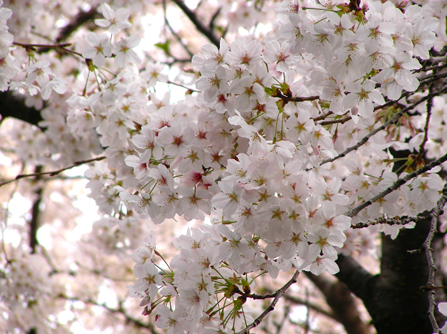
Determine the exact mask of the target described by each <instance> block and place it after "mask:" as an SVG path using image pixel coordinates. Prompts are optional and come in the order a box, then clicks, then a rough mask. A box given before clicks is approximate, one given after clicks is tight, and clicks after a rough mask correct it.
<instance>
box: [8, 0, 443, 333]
mask: <svg viewBox="0 0 447 334" xmlns="http://www.w3.org/2000/svg"><path fill="white" fill-rule="evenodd" d="M307 2H308V4H307V5H308V7H302V6H301V2H300V1H297V0H285V1H282V2H280V3H277V4H276V7H275V8H276V12H277V17H276V20H275V22H274V24H273V25H272V29H271V30H272V31H271V32H269V33H268V34H266V35H265V36H264V37H263V38H262V39H257V38H253V37H249V36H245V37H237V38H234V39H233V40H231V42H230V39H229V40H228V41H227V40H225V39H221V40H220V45H219V46H216V45H205V46H203V47H202V49H201V53H200V54H196V55H195V56H194V57H193V58H192V66H193V67H194V69H193V70H190V71H189V72H194V73H195V74H196V75H197V77H198V79H197V80H196V81H195V82H194V84H195V89H194V88H193V87H189V86H191V85H189V84H188V83H187V82H186V83H185V82H184V84H185V85H186V86H188V88H190V92H191V94H189V95H185V98H184V99H183V100H180V101H176V102H172V101H171V94H170V93H165V94H164V95H163V96H161V95H160V93H159V92H158V91H157V90H156V89H155V88H156V87H159V86H158V85H159V84H160V83H168V82H170V81H169V80H168V77H167V76H166V74H165V66H164V65H163V64H161V63H159V62H153V61H149V60H147V61H146V63H145V64H144V66H143V67H138V66H141V63H142V59H141V58H140V56H138V54H137V52H136V51H135V49H136V47H137V46H138V45H139V43H140V37H139V36H137V35H136V34H130V33H129V29H130V28H131V27H132V25H131V23H130V22H129V15H130V11H129V10H127V9H125V8H119V9H112V7H111V6H109V5H108V4H102V5H100V6H99V7H98V10H99V12H100V13H101V14H102V18H99V19H96V20H94V23H95V24H96V26H97V28H100V30H101V29H102V30H101V31H102V33H101V32H100V33H97V32H96V31H95V32H93V31H90V32H88V33H87V34H85V36H84V37H85V38H84V39H83V40H82V42H81V43H80V44H81V47H80V53H77V52H72V53H71V55H72V56H73V57H79V58H81V59H82V64H83V66H84V67H83V70H82V71H80V73H81V74H79V77H81V78H82V79H83V80H74V81H73V82H71V83H70V85H69V84H68V81H67V80H65V79H62V77H61V76H60V75H59V73H61V72H63V69H62V68H64V63H62V61H61V62H59V63H58V62H56V61H55V62H54V63H53V62H51V59H50V57H47V58H45V57H42V58H39V59H43V60H37V59H36V55H35V54H34V52H33V51H32V49H31V48H30V49H29V54H28V55H27V59H25V60H23V59H22V62H21V64H20V66H18V65H17V64H18V62H14V57H13V54H14V53H13V52H14V51H15V50H14V48H15V47H12V42H13V36H12V35H11V34H9V32H8V26H7V24H6V21H7V20H8V19H9V18H10V17H11V15H12V12H11V11H10V10H8V9H6V8H0V41H1V42H0V90H7V89H10V90H16V91H18V92H20V93H23V95H25V96H26V97H27V100H26V102H27V104H29V105H34V106H35V107H36V108H37V109H42V110H41V115H42V117H43V121H41V122H39V126H40V127H42V128H44V129H45V132H44V134H43V133H40V132H39V133H38V132H37V130H36V129H34V130H30V131H29V138H30V141H31V142H32V145H30V146H29V147H23V148H21V149H19V150H18V154H19V155H20V156H21V157H22V159H24V160H36V161H38V162H39V163H41V164H53V165H64V163H69V162H70V163H71V162H73V161H80V160H83V159H89V158H90V157H91V156H92V155H98V154H100V153H104V157H105V158H106V162H103V161H98V162H96V163H95V165H94V167H93V168H90V169H89V170H87V171H86V172H85V176H86V177H87V178H88V179H89V182H88V185H87V187H88V188H89V189H90V191H91V193H90V197H92V198H93V199H95V201H96V203H97V204H98V206H99V208H100V211H101V212H102V213H103V214H104V217H103V218H102V219H100V220H99V221H97V222H96V223H95V224H94V225H93V235H94V237H93V238H92V239H90V240H89V241H90V242H91V243H92V244H95V245H96V246H97V247H98V248H101V249H102V250H107V252H108V253H110V254H115V255H119V256H123V255H124V256H125V255H126V251H127V250H128V249H130V248H137V247H138V244H139V243H140V242H141V239H142V235H143V234H145V233H146V226H143V224H144V223H142V222H141V221H140V219H143V220H145V219H149V220H151V221H152V222H154V223H156V224H162V223H163V222H165V221H166V220H167V219H172V220H179V221H180V220H182V219H183V220H186V221H187V222H189V224H190V226H194V227H190V228H188V229H187V230H186V232H185V233H184V234H182V235H180V236H179V237H178V238H176V239H175V241H174V246H175V249H176V253H175V255H174V256H173V257H172V259H169V260H166V259H164V257H163V254H161V253H160V252H159V251H158V250H157V242H156V240H157V237H156V235H155V234H154V233H149V236H148V237H147V238H146V239H145V241H144V243H143V246H142V247H140V248H137V249H136V250H135V251H134V253H133V256H132V259H133V261H134V262H135V263H136V264H135V267H134V275H135V277H136V278H137V280H136V282H135V283H134V284H133V285H131V286H130V287H129V293H130V295H131V296H132V297H136V298H141V299H142V302H141V305H140V306H142V307H144V309H143V314H144V315H148V314H150V313H154V314H156V325H157V326H158V327H160V328H164V329H167V330H168V333H184V332H190V333H218V332H235V331H240V330H242V329H244V328H245V327H246V326H247V325H248V324H249V323H251V322H252V321H253V315H254V314H252V313H251V312H250V308H251V299H250V298H251V293H252V291H253V288H254V286H255V284H256V282H257V279H258V278H259V277H260V276H267V275H268V276H269V277H270V278H273V279H276V278H277V277H278V276H279V274H280V272H288V271H290V270H291V269H292V268H294V269H295V270H298V271H301V270H305V271H310V272H312V273H313V274H316V275H319V274H321V273H323V272H326V271H327V272H329V273H331V274H335V273H337V272H338V270H339V268H338V265H337V264H336V260H337V258H338V254H340V253H345V254H352V253H360V254H370V253H374V252H375V244H374V238H375V235H377V234H376V232H378V231H381V232H384V233H385V234H389V235H391V237H392V238H396V237H397V235H398V233H399V230H400V228H402V226H400V225H394V226H389V225H374V226H370V227H368V228H365V229H362V230H353V229H351V226H352V225H353V224H356V223H359V222H368V221H373V220H375V219H378V218H382V217H394V216H402V215H408V216H416V215H417V214H419V213H421V212H423V211H426V210H431V209H432V208H433V207H435V206H436V202H437V201H438V199H439V198H440V192H441V189H442V180H441V177H440V176H439V174H438V173H439V171H440V170H441V168H438V169H432V170H431V171H429V172H427V173H424V174H423V175H421V176H419V177H417V178H414V179H412V180H411V181H410V182H408V183H407V184H405V185H404V186H402V187H401V188H399V189H398V190H394V191H393V192H391V193H390V194H388V195H386V196H382V198H381V199H380V201H376V202H375V203H373V204H372V205H370V206H368V207H367V208H366V209H365V210H362V211H360V212H359V213H358V214H356V215H351V214H350V213H349V212H350V210H352V209H353V208H356V207H357V206H359V205H361V204H363V203H365V202H366V201H368V200H369V199H371V198H373V197H375V196H377V195H380V194H381V193H382V192H383V191H385V190H386V189H388V188H389V187H390V186H392V185H393V184H395V183H396V181H397V180H398V179H399V178H402V177H404V176H405V175H408V174H407V172H403V173H400V172H402V171H398V172H395V171H392V166H391V165H392V164H391V162H393V160H392V157H391V154H390V153H389V151H388V149H389V148H391V147H393V148H397V149H399V150H403V149H408V150H410V151H412V152H414V153H417V152H419V150H422V149H421V148H423V147H422V146H421V145H423V144H424V145H425V144H426V145H425V149H426V150H427V152H428V153H427V157H429V158H436V157H439V155H440V153H441V152H444V153H445V151H447V148H446V144H445V139H444V138H447V135H446V134H445V133H444V131H445V126H441V125H442V124H444V125H445V123H446V122H447V112H446V111H447V109H446V108H445V99H444V98H443V97H438V98H436V99H434V106H435V107H434V111H435V112H434V115H433V120H434V121H432V122H431V123H430V124H429V126H428V128H427V129H425V130H426V132H428V135H427V133H426V132H424V127H425V126H426V124H425V122H426V113H427V110H426V109H424V108H426V107H423V106H418V109H417V110H418V112H419V113H420V116H416V117H414V118H413V119H412V120H411V121H408V122H407V123H405V122H404V121H402V122H401V124H399V125H398V126H396V127H395V128H393V127H392V126H388V127H386V128H384V129H383V130H384V131H377V133H376V130H378V129H379V128H380V127H381V126H382V125H383V124H384V123H385V122H386V121H387V120H388V119H391V118H392V117H394V116H395V115H398V113H399V110H397V109H395V108H394V107H390V108H388V107H387V106H388V105H389V104H388V103H389V102H390V101H395V100H400V104H399V107H402V108H403V107H404V106H405V105H408V104H409V103H411V101H409V100H405V99H402V97H407V96H408V95H409V93H410V92H414V91H416V90H417V89H418V88H419V87H420V85H422V84H425V83H426V81H425V80H427V78H424V77H423V75H422V74H421V73H423V72H419V70H420V69H421V67H422V65H421V63H420V61H423V60H427V59H428V58H429V51H430V50H431V49H432V47H433V46H435V47H438V49H440V48H441V47H442V46H443V43H442V40H443V39H445V36H444V35H445V27H444V35H443V33H442V29H443V23H440V22H439V20H438V19H437V18H436V17H435V16H436V15H437V14H436V8H437V7H436V6H437V5H439V4H438V3H437V2H436V3H431V4H428V5H425V6H423V7H421V6H417V5H411V4H405V5H401V6H400V5H396V4H394V3H393V2H391V1H388V2H382V1H368V3H367V4H365V5H364V6H363V7H361V8H354V7H352V6H351V5H350V4H348V2H347V1H332V2H331V1H326V2H323V1H321V2H317V1H307ZM321 3H323V5H322V4H321ZM1 5H2V2H1V0H0V7H1ZM227 7H228V6H226V5H225V4H223V5H222V12H224V13H229V14H228V20H229V22H238V24H236V23H235V24H234V25H231V29H230V30H231V31H236V30H237V29H239V28H241V27H242V28H249V27H251V26H252V24H253V22H255V21H258V20H261V18H262V14H261V13H260V12H259V11H257V10H256V9H255V8H254V6H253V5H252V4H251V3H250V2H245V1H241V2H239V3H238V4H237V6H236V7H237V11H236V12H234V11H231V9H230V8H227ZM435 32H437V35H436V34H435ZM82 43H83V44H82ZM17 47H18V46H17ZM66 51H67V50H66ZM67 52H68V51H67ZM2 57H3V58H2ZM65 61H66V62H67V63H69V62H71V61H72V62H75V61H74V60H73V59H70V60H65ZM76 61H77V60H76ZM84 64H87V66H85V65H84ZM78 65H79V64H77V63H76V65H75V66H78ZM58 66H59V67H60V68H59V69H58V70H57V71H56V70H53V68H54V67H58ZM109 68H111V69H112V70H114V71H116V74H114V73H109V72H108V69H109ZM14 78H15V80H13V79H14ZM11 81H13V82H11ZM80 81H82V82H80ZM185 81H186V80H185ZM67 86H68V87H69V88H68V91H67ZM53 91H54V92H55V93H56V94H52V92H53ZM423 94H425V93H423ZM43 100H45V101H46V100H49V101H51V102H52V106H51V107H46V106H45V105H44V103H43ZM177 100H178V99H177ZM444 109H446V110H444ZM442 122H444V123H442ZM14 136H15V137H14ZM12 137H13V139H14V140H16V141H17V142H20V141H21V139H22V134H20V133H17V134H16V135H13V136H12ZM365 138H366V139H365ZM359 143H362V145H360V144H359ZM37 148H39V150H40V155H38V154H37V153H36V151H38V150H37ZM399 173H400V174H399ZM179 217H182V218H179ZM412 226H414V223H410V224H407V225H406V228H411V227H412ZM178 227H179V230H180V229H182V228H184V226H182V225H181V223H178ZM29 262H31V261H29ZM17 265H18V264H17ZM22 265H23V267H24V268H26V267H27V266H31V264H30V263H28V262H27V261H25V262H24V264H22ZM33 270H35V269H33ZM31 271H32V270H31ZM8 275H9V276H8V277H9V280H8V282H9V283H8V284H15V282H20V284H22V283H21V282H22V281H21V280H25V278H20V277H19V278H16V277H15V276H14V274H13V270H11V272H8ZM33 275H37V273H35V272H32V273H31V274H30V275H29V277H31V278H33V279H35V280H36V281H37V282H38V283H39V284H38V285H37V287H36V289H37V292H35V291H28V290H26V288H27V287H29V285H30V284H29V282H27V281H26V280H25V290H23V289H22V290H20V289H19V288H17V289H14V290H18V291H19V293H18V294H19V295H21V296H23V295H32V294H36V295H37V294H38V292H39V291H45V289H44V288H40V283H41V281H43V279H42V278H41V277H40V276H39V275H37V276H36V277H34V276H33ZM2 298H3V296H2ZM5 298H10V299H13V296H6V297H5Z"/></svg>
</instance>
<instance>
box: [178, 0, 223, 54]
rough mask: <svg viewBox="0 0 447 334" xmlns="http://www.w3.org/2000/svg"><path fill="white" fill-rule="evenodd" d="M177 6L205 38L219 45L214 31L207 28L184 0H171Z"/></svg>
mask: <svg viewBox="0 0 447 334" xmlns="http://www.w3.org/2000/svg"><path fill="white" fill-rule="evenodd" d="M173 1H174V2H175V3H176V4H177V6H179V8H180V9H181V10H182V11H183V13H185V15H186V16H188V18H189V19H190V20H191V22H192V23H193V24H194V25H195V26H196V28H197V30H198V31H200V32H201V33H202V34H203V35H204V36H206V38H208V39H209V40H210V42H211V43H213V44H214V45H215V46H217V47H219V45H220V42H219V38H218V37H217V36H216V35H214V33H213V32H212V31H211V30H210V29H208V28H207V27H206V26H205V25H204V24H203V23H202V22H201V21H200V20H199V19H198V18H197V15H196V13H194V12H193V11H192V10H191V9H189V7H188V6H186V4H185V2H184V0H173Z"/></svg>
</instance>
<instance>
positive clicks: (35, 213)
mask: <svg viewBox="0 0 447 334" xmlns="http://www.w3.org/2000/svg"><path fill="white" fill-rule="evenodd" d="M41 171H42V166H40V165H39V166H36V168H35V173H34V174H35V176H36V177H35V182H39V180H40V173H41ZM34 194H35V196H36V198H35V199H34V201H33V206H32V208H31V220H30V221H29V246H30V248H31V253H35V252H36V247H37V245H38V241H37V230H38V229H39V222H40V203H42V194H43V187H41V186H39V187H38V188H37V189H36V191H35V192H34Z"/></svg>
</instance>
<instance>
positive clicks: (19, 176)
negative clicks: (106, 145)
mask: <svg viewBox="0 0 447 334" xmlns="http://www.w3.org/2000/svg"><path fill="white" fill-rule="evenodd" d="M105 158H106V157H105V156H100V157H97V158H92V159H88V160H81V161H75V162H74V163H73V165H71V166H68V167H64V168H62V169H59V170H53V171H50V172H36V173H31V174H19V175H17V176H16V177H15V178H14V179H12V180H9V181H5V182H2V183H0V187H2V186H4V185H5V184H8V183H11V182H14V181H17V180H19V179H23V178H25V177H33V176H41V175H49V176H54V175H57V174H59V173H62V172H63V171H66V170H67V169H71V168H73V167H77V166H80V165H83V164H88V163H90V162H93V161H101V160H104V159H105Z"/></svg>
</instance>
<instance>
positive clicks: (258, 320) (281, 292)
mask: <svg viewBox="0 0 447 334" xmlns="http://www.w3.org/2000/svg"><path fill="white" fill-rule="evenodd" d="M299 274H300V272H299V271H298V270H297V271H295V273H294V274H293V276H292V278H291V279H290V280H289V281H288V282H287V283H286V284H285V285H284V286H283V287H282V288H281V289H279V290H278V291H276V293H275V298H274V299H273V301H272V302H271V303H270V305H269V306H268V307H267V308H266V309H265V310H264V312H262V313H261V315H260V316H259V317H257V318H256V319H255V320H254V321H253V322H252V323H251V324H250V325H248V326H247V327H245V328H244V329H243V330H242V331H240V332H238V334H248V333H249V331H250V329H252V328H255V327H256V326H258V325H259V324H260V323H261V321H262V319H264V318H265V317H266V316H267V314H269V313H270V312H272V311H273V310H274V309H275V306H276V304H277V303H278V301H279V300H280V299H281V297H282V296H283V295H284V293H285V292H286V291H287V289H288V288H290V286H291V285H292V284H294V283H296V280H297V278H298V275H299Z"/></svg>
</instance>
